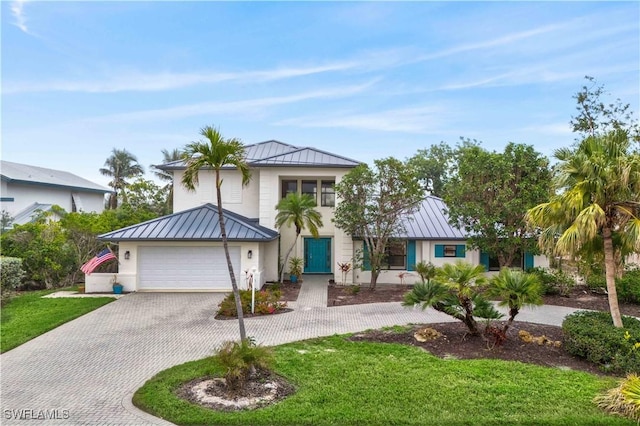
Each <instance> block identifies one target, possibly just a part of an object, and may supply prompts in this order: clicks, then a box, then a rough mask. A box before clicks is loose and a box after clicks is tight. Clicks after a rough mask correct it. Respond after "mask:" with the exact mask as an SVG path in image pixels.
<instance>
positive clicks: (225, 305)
mask: <svg viewBox="0 0 640 426" xmlns="http://www.w3.org/2000/svg"><path fill="white" fill-rule="evenodd" d="M280 296H281V293H280V290H260V291H256V299H255V313H256V314H259V315H270V314H275V313H277V312H280V311H282V310H283V309H285V308H286V307H287V302H280V301H279V300H280ZM240 304H241V305H242V312H243V313H244V314H249V313H251V290H240ZM218 315H224V316H226V317H235V316H238V311H236V299H235V297H234V296H233V293H230V294H228V295H227V297H225V298H224V299H223V300H222V302H220V304H219V305H218Z"/></svg>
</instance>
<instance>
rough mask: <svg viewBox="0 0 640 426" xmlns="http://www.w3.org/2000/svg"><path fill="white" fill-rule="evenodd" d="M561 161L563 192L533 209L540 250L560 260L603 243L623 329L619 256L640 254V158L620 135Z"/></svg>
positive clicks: (563, 155) (615, 315)
mask: <svg viewBox="0 0 640 426" xmlns="http://www.w3.org/2000/svg"><path fill="white" fill-rule="evenodd" d="M555 157H556V158H557V159H558V160H560V163H559V164H558V165H557V166H556V167H557V172H558V173H557V176H556V181H555V184H556V187H557V188H558V189H559V190H560V191H562V192H561V193H559V195H556V196H554V197H552V198H551V200H550V201H549V202H548V203H543V204H540V205H538V206H536V207H534V208H532V209H531V210H529V211H528V212H527V216H526V217H527V220H528V221H529V223H530V224H531V225H533V226H536V227H540V228H542V233H541V235H540V239H539V244H540V247H541V248H543V249H546V250H548V251H554V252H555V253H556V254H559V255H565V254H572V255H576V254H578V253H580V251H581V250H582V249H584V248H586V247H589V245H590V244H593V241H594V240H595V239H598V238H600V239H601V240H602V245H601V248H599V250H600V249H601V250H602V252H603V253H604V266H605V276H606V282H607V293H608V297H609V310H610V311H611V317H612V319H613V324H614V325H615V326H616V327H622V319H621V317H620V308H619V307H618V295H617V292H616V285H615V276H616V256H617V255H619V253H620V250H621V248H630V249H631V250H632V251H635V252H638V251H640V154H639V153H638V152H637V151H635V152H633V151H631V148H630V142H629V137H628V134H627V132H626V131H624V130H616V131H613V132H610V133H608V134H606V135H602V136H601V135H596V136H589V137H587V138H586V139H584V140H583V141H582V142H580V144H579V145H578V146H577V147H576V148H575V150H570V149H566V148H564V149H559V150H557V151H556V152H555ZM615 234H618V236H619V237H620V243H615V242H614V235H615ZM558 237H559V238H558Z"/></svg>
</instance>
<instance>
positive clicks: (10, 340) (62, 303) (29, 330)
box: [0, 289, 116, 353]
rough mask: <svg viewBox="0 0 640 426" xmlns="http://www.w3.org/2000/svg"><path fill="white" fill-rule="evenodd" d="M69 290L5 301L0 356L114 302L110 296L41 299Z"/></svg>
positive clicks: (26, 294)
mask: <svg viewBox="0 0 640 426" xmlns="http://www.w3.org/2000/svg"><path fill="white" fill-rule="evenodd" d="M60 290H69V289H53V290H39V291H30V292H26V293H23V294H20V295H18V296H16V297H14V298H13V299H11V300H10V301H8V302H7V303H6V304H5V305H4V306H3V307H2V310H1V311H0V312H1V313H0V317H1V319H0V353H4V352H7V351H9V350H11V349H14V348H16V347H18V346H20V345H22V344H24V343H25V342H28V341H29V340H31V339H34V338H36V337H38V336H40V335H41V334H44V333H46V332H47V331H51V330H53V329H54V328H56V327H59V326H60V325H62V324H64V323H66V322H69V321H71V320H74V319H76V318H78V317H80V316H82V315H85V314H87V313H89V312H91V311H93V310H95V309H98V308H100V307H102V306H104V305H106V304H107V303H111V302H113V301H114V300H116V299H114V298H113V297H74V298H72V297H60V298H42V296H44V295H47V294H50V293H53V292H56V291H60Z"/></svg>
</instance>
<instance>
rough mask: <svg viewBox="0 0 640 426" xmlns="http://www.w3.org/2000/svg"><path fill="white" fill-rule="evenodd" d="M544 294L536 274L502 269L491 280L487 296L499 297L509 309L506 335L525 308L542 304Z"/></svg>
mask: <svg viewBox="0 0 640 426" xmlns="http://www.w3.org/2000/svg"><path fill="white" fill-rule="evenodd" d="M542 292H543V291H542V284H541V283H540V280H539V279H538V277H537V276H536V275H535V274H527V273H525V272H522V271H519V270H514V269H510V268H502V269H501V270H500V273H499V274H498V275H496V276H494V277H493V278H491V280H490V281H489V286H488V287H487V296H489V297H497V298H498V299H500V303H499V305H500V306H508V307H509V320H508V321H507V322H506V323H505V325H504V327H503V329H502V332H503V333H504V334H506V333H507V330H508V329H509V327H510V326H511V325H512V324H513V320H514V319H515V317H516V315H518V313H519V312H520V309H522V307H523V306H525V305H541V304H542Z"/></svg>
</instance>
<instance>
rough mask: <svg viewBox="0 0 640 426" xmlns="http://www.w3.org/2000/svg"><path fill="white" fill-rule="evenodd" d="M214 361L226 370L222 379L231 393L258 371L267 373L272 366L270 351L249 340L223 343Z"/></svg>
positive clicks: (240, 387) (242, 385) (239, 388)
mask: <svg viewBox="0 0 640 426" xmlns="http://www.w3.org/2000/svg"><path fill="white" fill-rule="evenodd" d="M214 359H215V360H216V361H217V362H218V363H219V364H220V366H221V367H222V368H224V369H225V370H226V371H225V373H224V379H225V382H226V386H227V390H228V391H229V392H231V393H233V392H236V391H239V390H241V389H242V388H243V387H244V385H245V384H246V382H247V380H249V379H250V378H251V377H253V376H255V375H256V373H257V371H258V370H261V371H268V370H269V369H270V368H271V366H272V365H273V353H272V351H271V349H270V348H267V347H264V346H258V345H256V344H255V342H254V341H253V340H252V339H250V338H249V339H245V340H243V341H241V342H233V341H228V342H224V343H223V344H222V346H221V347H220V349H218V350H217V351H216V353H215V355H214Z"/></svg>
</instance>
